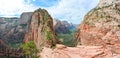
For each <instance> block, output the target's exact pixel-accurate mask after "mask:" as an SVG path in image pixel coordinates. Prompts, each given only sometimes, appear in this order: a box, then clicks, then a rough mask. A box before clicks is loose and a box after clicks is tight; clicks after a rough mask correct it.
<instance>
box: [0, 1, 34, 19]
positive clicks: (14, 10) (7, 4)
mask: <svg viewBox="0 0 120 58" xmlns="http://www.w3.org/2000/svg"><path fill="white" fill-rule="evenodd" d="M35 9H36V7H35V6H33V5H32V4H29V2H25V1H24V0H1V1H0V15H1V16H5V17H10V16H15V15H20V14H21V13H22V12H28V11H34V10H35Z"/></svg>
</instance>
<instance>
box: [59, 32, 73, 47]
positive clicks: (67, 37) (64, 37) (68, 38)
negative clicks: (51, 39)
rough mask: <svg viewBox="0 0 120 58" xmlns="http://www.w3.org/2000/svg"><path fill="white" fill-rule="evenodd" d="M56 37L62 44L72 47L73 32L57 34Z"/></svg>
mask: <svg viewBox="0 0 120 58" xmlns="http://www.w3.org/2000/svg"><path fill="white" fill-rule="evenodd" d="M58 37H59V38H60V40H61V41H62V44H64V45H66V46H70V47H74V46H75V45H74V33H73V32H72V33H70V34H58Z"/></svg>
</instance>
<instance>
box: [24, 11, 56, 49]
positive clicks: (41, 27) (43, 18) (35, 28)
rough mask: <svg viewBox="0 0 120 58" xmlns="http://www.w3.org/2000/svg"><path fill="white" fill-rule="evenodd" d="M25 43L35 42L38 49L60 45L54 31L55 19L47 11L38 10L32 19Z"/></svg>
mask: <svg viewBox="0 0 120 58" xmlns="http://www.w3.org/2000/svg"><path fill="white" fill-rule="evenodd" d="M28 27H29V28H28V33H27V34H26V36H25V39H24V42H28V41H34V42H35V44H36V46H37V48H38V49H39V48H41V47H42V46H46V47H52V46H55V45H56V43H58V39H57V36H56V34H55V32H54V29H53V19H52V18H51V16H50V15H49V13H48V12H47V11H46V10H45V9H38V10H36V11H35V12H34V13H33V14H32V17H31V19H30V22H29V26H28Z"/></svg>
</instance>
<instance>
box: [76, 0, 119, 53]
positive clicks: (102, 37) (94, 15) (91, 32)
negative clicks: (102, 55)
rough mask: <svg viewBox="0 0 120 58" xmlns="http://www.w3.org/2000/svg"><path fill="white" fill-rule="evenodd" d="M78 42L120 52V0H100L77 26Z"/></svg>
mask: <svg viewBox="0 0 120 58" xmlns="http://www.w3.org/2000/svg"><path fill="white" fill-rule="evenodd" d="M75 37H76V42H77V44H78V43H80V44H82V45H89V46H104V47H105V48H107V49H109V50H110V51H111V52H112V53H113V54H114V53H115V54H120V0H100V3H99V4H98V6H97V7H96V8H94V9H92V10H91V11H90V12H89V13H88V14H87V15H86V16H85V18H84V21H83V22H82V23H81V24H80V25H79V27H78V28H77V32H76V34H75Z"/></svg>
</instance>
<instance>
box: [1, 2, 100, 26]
mask: <svg viewBox="0 0 120 58" xmlns="http://www.w3.org/2000/svg"><path fill="white" fill-rule="evenodd" d="M98 2H99V1H98V0H0V16H1V17H15V16H17V17H19V16H20V14H21V13H23V12H33V11H34V10H36V9H38V8H44V9H47V10H48V12H49V13H50V14H51V16H52V17H53V18H57V19H60V20H66V21H68V22H72V23H74V24H79V23H80V22H81V21H82V20H83V18H84V15H85V14H86V13H87V12H88V11H90V10H91V9H92V8H94V7H95V6H96V5H97V4H98Z"/></svg>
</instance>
